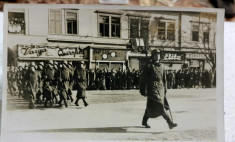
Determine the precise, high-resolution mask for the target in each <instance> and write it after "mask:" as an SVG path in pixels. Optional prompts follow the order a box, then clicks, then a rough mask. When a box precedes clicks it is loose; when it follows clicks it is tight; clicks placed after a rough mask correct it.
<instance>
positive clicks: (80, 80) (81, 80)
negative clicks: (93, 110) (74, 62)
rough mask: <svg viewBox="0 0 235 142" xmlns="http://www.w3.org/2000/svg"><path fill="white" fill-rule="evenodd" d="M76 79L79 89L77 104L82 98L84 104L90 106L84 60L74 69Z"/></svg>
mask: <svg viewBox="0 0 235 142" xmlns="http://www.w3.org/2000/svg"><path fill="white" fill-rule="evenodd" d="M74 81H75V82H76V86H75V87H76V89H77V99H76V101H75V104H76V106H79V105H78V101H79V100H80V99H82V101H83V103H84V106H85V107H86V106H88V103H87V102H86V100H85V98H86V94H85V93H86V88H87V77H86V69H85V65H84V61H81V62H79V64H78V67H77V68H76V69H75V71H74Z"/></svg>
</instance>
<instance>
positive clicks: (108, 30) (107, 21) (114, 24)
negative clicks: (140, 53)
mask: <svg viewBox="0 0 235 142" xmlns="http://www.w3.org/2000/svg"><path fill="white" fill-rule="evenodd" d="M120 30H121V23H120V17H115V16H110V15H99V36H102V37H120Z"/></svg>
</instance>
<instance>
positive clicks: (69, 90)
mask: <svg viewBox="0 0 235 142" xmlns="http://www.w3.org/2000/svg"><path fill="white" fill-rule="evenodd" d="M68 67H69V89H68V97H69V99H70V100H71V102H73V96H72V95H73V93H72V92H73V85H74V81H73V76H74V67H73V65H72V63H71V62H68Z"/></svg>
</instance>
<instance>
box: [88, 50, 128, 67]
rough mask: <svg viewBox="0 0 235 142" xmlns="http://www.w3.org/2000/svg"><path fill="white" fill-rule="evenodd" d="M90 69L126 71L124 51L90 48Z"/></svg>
mask: <svg viewBox="0 0 235 142" xmlns="http://www.w3.org/2000/svg"><path fill="white" fill-rule="evenodd" d="M89 68H90V69H95V68H99V69H104V68H107V69H108V70H111V69H113V68H114V69H119V68H121V69H126V49H103V48H90V66H89Z"/></svg>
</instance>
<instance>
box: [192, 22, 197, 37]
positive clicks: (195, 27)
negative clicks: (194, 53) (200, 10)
mask: <svg viewBox="0 0 235 142" xmlns="http://www.w3.org/2000/svg"><path fill="white" fill-rule="evenodd" d="M192 41H199V23H192Z"/></svg>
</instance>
